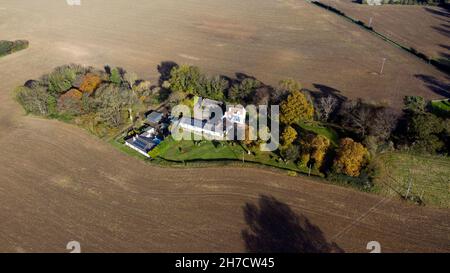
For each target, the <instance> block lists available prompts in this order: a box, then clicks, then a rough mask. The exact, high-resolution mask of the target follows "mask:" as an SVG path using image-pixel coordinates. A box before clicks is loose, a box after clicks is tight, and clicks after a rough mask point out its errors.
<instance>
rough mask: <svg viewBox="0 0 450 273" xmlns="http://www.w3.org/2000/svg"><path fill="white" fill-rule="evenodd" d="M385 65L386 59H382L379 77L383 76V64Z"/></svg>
mask: <svg viewBox="0 0 450 273" xmlns="http://www.w3.org/2000/svg"><path fill="white" fill-rule="evenodd" d="M385 63H386V58H383V64H382V65H381V70H380V75H381V74H383V70H384V64H385Z"/></svg>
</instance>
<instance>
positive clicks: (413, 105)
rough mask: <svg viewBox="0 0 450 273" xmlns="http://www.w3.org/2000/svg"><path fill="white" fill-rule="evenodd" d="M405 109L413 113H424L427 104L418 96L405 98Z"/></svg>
mask: <svg viewBox="0 0 450 273" xmlns="http://www.w3.org/2000/svg"><path fill="white" fill-rule="evenodd" d="M403 103H404V105H405V109H407V110H410V111H413V112H425V107H426V105H427V102H426V101H425V99H424V98H423V97H420V96H406V97H405V98H404V99H403Z"/></svg>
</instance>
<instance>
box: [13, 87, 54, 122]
mask: <svg viewBox="0 0 450 273" xmlns="http://www.w3.org/2000/svg"><path fill="white" fill-rule="evenodd" d="M15 93H16V99H17V101H18V102H19V103H20V104H21V105H22V107H23V108H24V109H25V111H26V112H27V113H31V114H34V115H40V116H46V115H48V114H49V109H48V106H49V101H50V100H51V98H50V97H51V96H50V95H49V94H48V93H47V90H46V89H45V88H44V87H42V86H37V87H35V88H33V89H31V88H28V87H25V86H21V87H18V88H17V89H16V91H15Z"/></svg>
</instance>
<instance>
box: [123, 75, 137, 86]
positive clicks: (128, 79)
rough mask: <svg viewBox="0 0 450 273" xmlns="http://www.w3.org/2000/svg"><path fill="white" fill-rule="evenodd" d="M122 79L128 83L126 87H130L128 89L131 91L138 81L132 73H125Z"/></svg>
mask: <svg viewBox="0 0 450 273" xmlns="http://www.w3.org/2000/svg"><path fill="white" fill-rule="evenodd" d="M123 78H124V80H125V81H126V82H127V83H128V86H129V87H130V89H133V86H134V84H135V83H136V81H137V80H138V76H137V75H136V73H133V72H127V73H125V75H124V76H123Z"/></svg>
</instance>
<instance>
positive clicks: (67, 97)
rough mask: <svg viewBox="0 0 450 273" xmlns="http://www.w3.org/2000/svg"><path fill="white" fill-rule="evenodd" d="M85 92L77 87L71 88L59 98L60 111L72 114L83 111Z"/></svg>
mask: <svg viewBox="0 0 450 273" xmlns="http://www.w3.org/2000/svg"><path fill="white" fill-rule="evenodd" d="M82 97H83V93H81V91H79V90H77V89H70V90H69V91H67V92H66V93H64V94H63V95H61V96H60V97H59V99H58V112H60V113H66V114H70V115H79V114H80V113H81V99H82Z"/></svg>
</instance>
